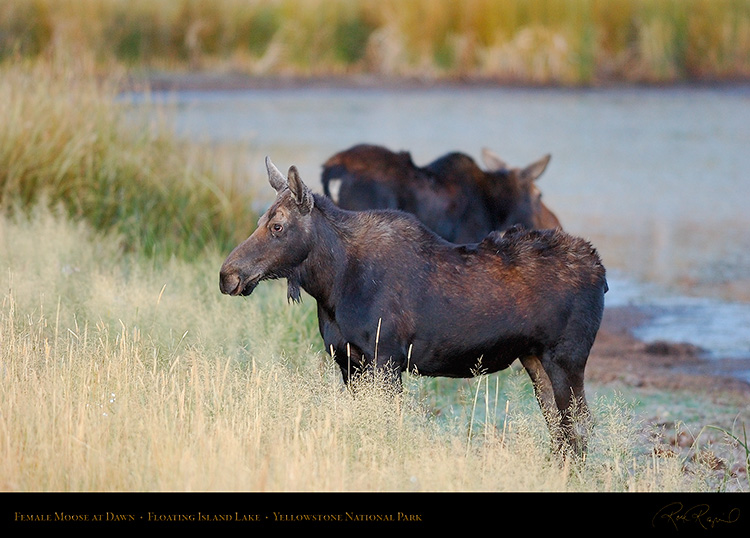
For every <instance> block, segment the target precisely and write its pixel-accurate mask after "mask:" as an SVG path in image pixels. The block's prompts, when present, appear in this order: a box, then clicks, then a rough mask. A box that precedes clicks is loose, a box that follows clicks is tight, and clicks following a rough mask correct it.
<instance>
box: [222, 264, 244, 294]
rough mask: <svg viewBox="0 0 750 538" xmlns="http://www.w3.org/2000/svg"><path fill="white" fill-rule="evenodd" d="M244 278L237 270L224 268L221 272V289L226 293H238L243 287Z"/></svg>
mask: <svg viewBox="0 0 750 538" xmlns="http://www.w3.org/2000/svg"><path fill="white" fill-rule="evenodd" d="M241 284H242V279H241V278H240V275H239V273H237V272H236V271H229V270H225V269H222V270H221V272H220V273H219V289H221V293H224V294H226V295H238V294H239V293H240V292H241V291H242V289H241Z"/></svg>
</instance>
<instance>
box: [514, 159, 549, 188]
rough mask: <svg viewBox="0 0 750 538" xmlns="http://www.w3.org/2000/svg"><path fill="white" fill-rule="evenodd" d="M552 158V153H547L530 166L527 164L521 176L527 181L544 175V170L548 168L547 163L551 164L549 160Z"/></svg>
mask: <svg viewBox="0 0 750 538" xmlns="http://www.w3.org/2000/svg"><path fill="white" fill-rule="evenodd" d="M551 158H552V155H550V154H549V153H548V154H547V155H545V156H544V157H542V158H541V159H539V160H538V161H536V162H534V163H531V164H530V165H529V166H527V167H526V168H524V169H523V170H522V171H521V177H522V178H523V179H524V180H525V181H529V182H531V181H534V180H536V179H537V178H538V177H539V176H541V175H542V172H544V170H545V169H546V168H547V165H548V164H549V160H550V159H551Z"/></svg>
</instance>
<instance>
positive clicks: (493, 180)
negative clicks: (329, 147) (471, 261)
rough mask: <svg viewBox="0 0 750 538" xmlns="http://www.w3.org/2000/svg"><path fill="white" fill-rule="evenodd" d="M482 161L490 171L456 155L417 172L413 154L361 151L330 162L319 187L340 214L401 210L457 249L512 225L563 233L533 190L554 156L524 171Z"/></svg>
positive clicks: (490, 157)
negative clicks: (459, 244)
mask: <svg viewBox="0 0 750 538" xmlns="http://www.w3.org/2000/svg"><path fill="white" fill-rule="evenodd" d="M483 156H484V160H485V162H486V163H487V165H488V168H489V170H488V171H484V170H482V169H480V168H479V166H477V164H476V163H475V162H474V160H473V159H472V158H471V157H469V156H468V155H465V154H463V153H458V152H454V153H448V154H447V155H444V156H442V157H440V158H438V159H436V160H435V161H433V162H432V163H430V164H428V165H427V166H425V167H418V166H416V165H415V164H414V162H413V161H412V158H411V155H410V154H409V153H408V152H399V153H395V152H392V151H390V150H388V149H386V148H384V147H382V146H377V145H369V144H360V145H357V146H353V147H351V148H349V149H348V150H345V151H342V152H340V153H337V154H336V155H334V156H332V157H331V158H329V159H328V160H327V161H326V163H325V164H324V165H323V173H322V176H321V181H322V184H323V191H324V193H325V194H326V196H328V197H329V198H331V199H333V200H334V201H335V202H336V203H337V204H338V205H339V207H341V208H343V209H350V210H356V211H359V210H365V209H401V210H403V211H407V212H409V213H412V214H414V215H416V216H417V218H418V219H419V220H421V221H422V222H423V223H424V224H425V225H426V226H427V227H428V228H430V229H431V230H433V231H434V232H435V233H437V234H438V235H440V236H441V237H443V238H444V239H447V240H448V241H451V242H454V243H472V242H477V241H481V239H482V238H483V237H484V236H485V235H487V234H488V233H489V232H491V231H493V230H505V229H507V228H509V227H511V226H514V225H520V226H523V227H525V228H529V229H533V228H537V229H542V228H556V227H559V226H560V222H559V221H558V219H557V217H556V216H555V215H554V214H553V213H552V211H550V210H549V208H547V206H545V205H544V204H543V203H542V201H541V192H540V191H539V189H538V188H537V187H536V184H535V180H536V179H537V178H538V177H539V176H540V175H541V174H542V172H543V171H544V169H545V168H546V166H547V164H548V162H549V156H545V157H544V158H542V159H540V160H539V161H537V162H535V163H532V164H531V165H529V166H527V167H526V168H523V169H521V168H508V167H507V165H506V164H505V163H504V162H503V161H502V160H501V159H499V158H498V157H497V156H495V155H494V154H492V153H491V152H489V151H488V150H484V152H483Z"/></svg>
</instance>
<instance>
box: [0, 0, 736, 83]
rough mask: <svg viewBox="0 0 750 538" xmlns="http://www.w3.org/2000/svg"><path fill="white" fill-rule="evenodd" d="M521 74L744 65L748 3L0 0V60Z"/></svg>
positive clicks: (574, 75)
mask: <svg viewBox="0 0 750 538" xmlns="http://www.w3.org/2000/svg"><path fill="white" fill-rule="evenodd" d="M61 49H62V50H68V51H71V52H73V53H74V54H75V53H80V52H81V51H90V52H91V53H92V54H93V55H94V56H95V58H96V61H97V63H98V64H99V65H100V66H103V67H105V68H110V67H111V66H112V65H122V64H125V65H128V66H131V67H133V66H136V67H144V68H147V69H154V68H158V69H180V70H183V69H221V70H232V71H239V72H245V73H251V74H260V75H267V74H292V75H301V76H306V75H323V76H325V75H342V74H351V73H369V74H377V75H388V76H409V77H411V76H419V77H423V78H428V79H431V78H456V77H469V78H471V77H478V78H483V79H497V80H499V81H503V82H513V83H524V84H570V85H577V84H595V83H601V82H676V81H697V80H727V79H730V80H731V79H737V78H747V77H748V76H749V75H750V1H748V0H574V1H571V0H528V1H526V0H466V1H462V2H454V1H453V0H413V1H409V2H401V1H396V0H333V1H330V0H326V1H323V0H313V1H300V0H265V1H258V2H246V1H243V0H224V1H222V2H200V1H196V0H175V1H170V2H149V1H144V0H76V1H75V2H72V1H57V0H6V1H5V2H3V4H2V6H0V58H9V57H14V56H19V55H20V56H23V57H36V56H39V55H44V54H46V53H48V52H49V51H50V50H58V51H59V50H61Z"/></svg>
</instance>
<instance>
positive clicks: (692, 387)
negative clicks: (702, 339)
mask: <svg viewBox="0 0 750 538" xmlns="http://www.w3.org/2000/svg"><path fill="white" fill-rule="evenodd" d="M647 319H648V315H647V314H646V313H645V312H643V311H641V310H639V309H638V308H635V307H617V308H608V309H606V310H605V313H604V319H603V320H602V326H601V329H600V330H599V334H598V335H597V338H596V342H595V343H594V347H593V348H592V350H591V356H590V357H589V361H588V364H587V366H586V378H587V380H588V381H593V382H596V383H606V384H611V383H622V384H625V385H628V386H632V387H637V388H653V389H664V390H688V391H696V392H700V393H704V394H723V395H729V394H737V395H745V396H750V383H747V382H745V381H743V380H742V379H739V378H737V377H733V376H732V375H731V368H732V361H731V359H730V358H727V359H725V360H721V359H713V358H712V359H706V358H704V356H703V351H702V350H701V349H700V348H697V347H696V346H693V345H691V344H681V343H670V342H654V343H646V342H641V341H639V340H638V339H636V338H635V337H633V336H632V330H633V329H634V328H635V327H637V326H638V325H640V324H642V323H645V322H646V321H647ZM718 365H721V366H722V368H721V369H719V368H717V366H718ZM714 370H715V371H714Z"/></svg>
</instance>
